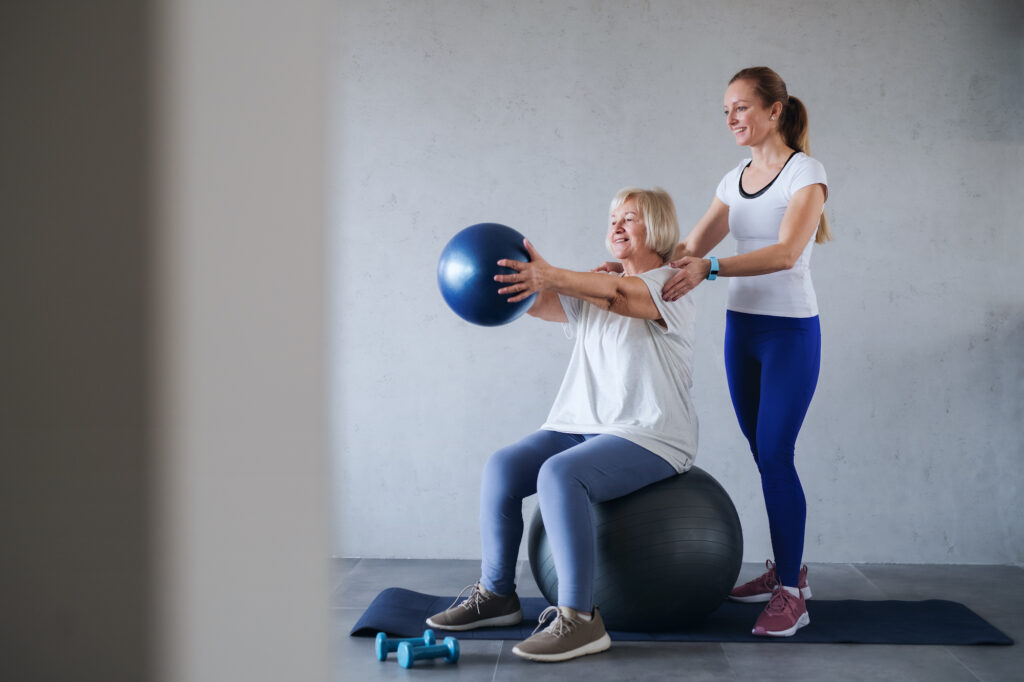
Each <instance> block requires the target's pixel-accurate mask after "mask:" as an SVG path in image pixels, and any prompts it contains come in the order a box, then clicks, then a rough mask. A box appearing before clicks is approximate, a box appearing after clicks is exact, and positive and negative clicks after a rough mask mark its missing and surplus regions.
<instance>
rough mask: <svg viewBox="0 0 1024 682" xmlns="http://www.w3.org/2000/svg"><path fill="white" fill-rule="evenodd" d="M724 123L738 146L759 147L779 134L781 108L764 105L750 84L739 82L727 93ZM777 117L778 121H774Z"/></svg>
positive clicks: (732, 84)
mask: <svg viewBox="0 0 1024 682" xmlns="http://www.w3.org/2000/svg"><path fill="white" fill-rule="evenodd" d="M724 106H725V111H724V113H725V122H726V125H728V126H729V130H731V131H732V134H733V137H734V138H735V140H736V144H738V145H740V146H742V147H749V146H752V145H759V144H761V143H762V142H764V141H765V140H766V139H768V136H769V135H771V134H772V133H774V132H776V131H777V130H778V115H779V114H780V113H781V111H782V104H781V103H779V102H775V103H774V104H772V105H765V103H764V102H762V101H761V98H760V97H758V95H757V92H756V91H755V90H754V86H753V84H752V83H751V82H750V81H749V80H744V79H741V80H737V81H734V82H733V83H731V84H730V85H729V87H728V88H726V90H725V103H724ZM772 116H775V119H776V120H774V121H773V120H772Z"/></svg>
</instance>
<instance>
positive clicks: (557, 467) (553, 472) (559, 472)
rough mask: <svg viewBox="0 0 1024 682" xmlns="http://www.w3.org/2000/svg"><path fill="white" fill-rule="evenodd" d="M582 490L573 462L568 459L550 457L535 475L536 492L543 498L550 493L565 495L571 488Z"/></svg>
mask: <svg viewBox="0 0 1024 682" xmlns="http://www.w3.org/2000/svg"><path fill="white" fill-rule="evenodd" d="M574 487H575V488H583V487H584V486H583V483H582V481H581V480H580V478H579V476H578V475H577V472H576V469H575V462H573V461H572V459H571V458H569V457H558V456H555V457H552V458H551V459H549V460H548V461H546V462H544V465H543V466H541V468H540V473H538V474H537V492H538V493H539V494H540V495H542V496H544V495H548V494H551V493H555V492H558V493H565V492H566V491H568V490H570V489H572V488H574Z"/></svg>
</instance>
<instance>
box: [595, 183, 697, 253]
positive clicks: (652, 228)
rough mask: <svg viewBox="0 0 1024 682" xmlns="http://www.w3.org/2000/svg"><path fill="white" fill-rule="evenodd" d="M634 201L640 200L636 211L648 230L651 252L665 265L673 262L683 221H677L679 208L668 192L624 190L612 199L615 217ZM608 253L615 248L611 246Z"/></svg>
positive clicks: (656, 188) (637, 188) (656, 189)
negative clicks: (620, 207) (617, 212)
mask: <svg viewBox="0 0 1024 682" xmlns="http://www.w3.org/2000/svg"><path fill="white" fill-rule="evenodd" d="M630 199H636V207H637V208H638V209H639V210H640V218H641V219H642V220H643V221H644V227H645V228H646V229H647V244H646V246H647V248H649V249H650V250H651V251H654V252H656V253H657V254H658V255H659V256H661V259H662V260H663V261H668V260H670V259H671V258H672V252H673V251H675V248H676V244H678V243H679V220H678V219H677V218H676V205H675V203H673V201H672V197H670V196H669V194H668V192H666V191H665V190H663V189H662V188H660V187H655V188H654V189H640V188H639V187H626V188H625V189H620V190H619V191H618V193H617V194H616V195H615V198H614V199H612V205H611V208H609V209H608V212H609V213H611V212H612V211H614V210H615V209H617V208H618V207H619V206H622V204H624V203H626V202H627V201H629V200H630ZM607 246H608V250H609V251H611V249H612V245H611V241H610V236H609V240H608V242H607Z"/></svg>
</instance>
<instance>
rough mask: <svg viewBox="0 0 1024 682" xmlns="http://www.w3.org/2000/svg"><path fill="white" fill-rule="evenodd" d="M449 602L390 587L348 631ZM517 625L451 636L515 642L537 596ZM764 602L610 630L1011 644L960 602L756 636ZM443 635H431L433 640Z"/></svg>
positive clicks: (829, 615)
mask: <svg viewBox="0 0 1024 682" xmlns="http://www.w3.org/2000/svg"><path fill="white" fill-rule="evenodd" d="M453 600H454V598H453V597H437V596H433V595H429V594H422V593H420V592H413V591H411V590H404V589H401V588H398V587H391V588H388V589H386V590H384V591H383V592H381V593H380V594H379V595H377V597H376V599H374V600H373V603H371V604H370V606H369V608H367V609H366V611H365V612H364V613H363V615H362V617H360V619H359V621H358V622H357V623H356V624H355V627H353V628H352V632H351V633H350V634H351V635H353V636H356V637H372V636H375V635H376V634H377V633H378V632H386V633H388V635H390V636H395V637H416V636H418V635H421V634H423V630H424V629H426V627H427V625H426V623H425V622H424V621H425V620H426V619H427V618H428V617H430V616H432V615H433V614H435V613H437V612H439V611H443V610H444V609H446V608H448V607H449V606H450V605H451V603H452V601H453ZM522 605H523V622H522V623H520V624H519V625H516V626H514V627H507V628H481V629H479V630H470V631H468V632H458V633H454V634H455V635H456V636H457V637H459V638H460V639H514V640H522V639H526V638H527V637H529V636H530V633H531V632H533V629H534V627H536V625H537V617H538V616H539V615H540V612H541V611H543V610H544V608H545V607H547V606H548V603H547V601H545V600H544V599H543V598H540V597H532V598H525V599H522ZM763 608H764V604H738V603H736V602H730V601H727V602H724V603H723V604H722V605H721V606H720V607H719V608H718V610H716V611H715V612H714V613H712V614H711V615H710V616H708V618H707V619H706V620H705V621H704V622H703V623H701V624H700V625H698V626H696V627H693V628H690V629H688V630H684V631H680V632H616V631H611V632H609V633H608V634H609V635H611V638H612V639H613V640H618V641H620V642H626V641H634V642H805V643H806V642H816V643H851V644H949V645H958V644H1013V640H1012V639H1010V638H1009V637H1007V636H1006V635H1005V634H1003V633H1002V632H1001V631H999V630H998V629H996V628H995V627H993V626H992V625H990V624H989V623H988V622H987V621H986V620H984V619H983V618H981V616H979V615H978V614H976V613H974V612H973V611H971V610H970V609H968V608H967V607H966V606H964V605H963V604H958V603H956V602H951V601H943V600H939V599H930V600H927V601H856V600H845V601H825V600H819V599H815V600H812V601H811V602H810V603H809V604H808V612H809V613H810V616H811V624H810V625H809V626H808V627H805V628H803V629H802V630H799V631H798V632H797V633H796V634H795V635H794V636H792V637H785V638H774V637H755V636H753V635H752V634H750V628H752V627H753V624H754V621H755V620H757V616H758V614H760V613H761V610H762V609H763ZM442 632H444V631H438V634H439V636H440V635H441V633H442Z"/></svg>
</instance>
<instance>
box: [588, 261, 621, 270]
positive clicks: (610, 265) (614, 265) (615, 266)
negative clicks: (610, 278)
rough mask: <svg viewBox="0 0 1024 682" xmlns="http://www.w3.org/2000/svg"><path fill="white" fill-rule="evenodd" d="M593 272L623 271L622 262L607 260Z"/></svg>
mask: <svg viewBox="0 0 1024 682" xmlns="http://www.w3.org/2000/svg"><path fill="white" fill-rule="evenodd" d="M591 272H622V263H620V262H619V261H617V260H606V261H605V262H604V263H601V264H600V265H598V266H597V267H596V268H594V269H593V270H591Z"/></svg>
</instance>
